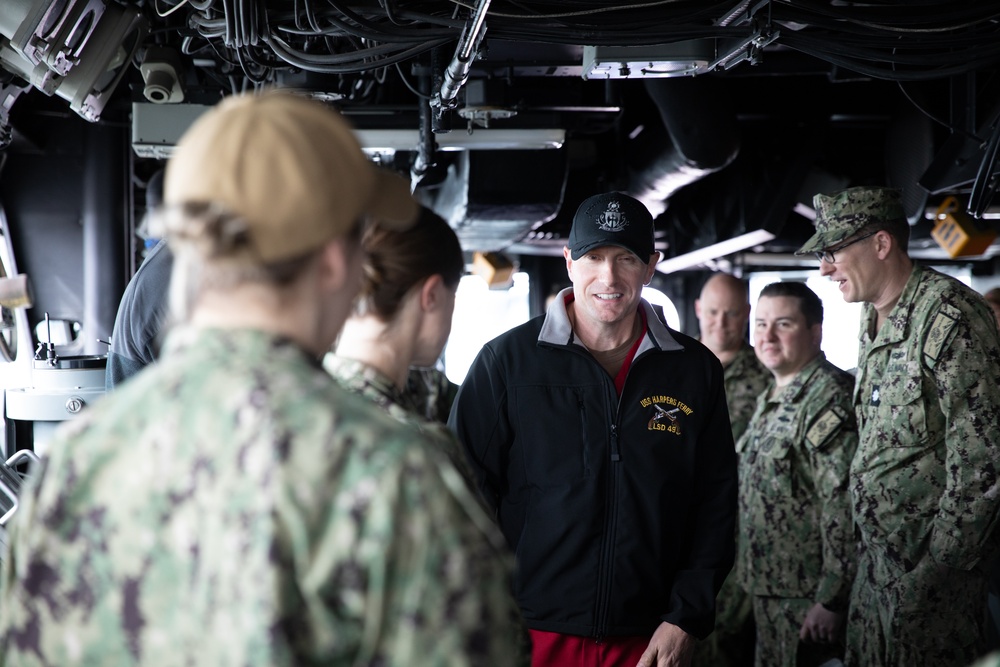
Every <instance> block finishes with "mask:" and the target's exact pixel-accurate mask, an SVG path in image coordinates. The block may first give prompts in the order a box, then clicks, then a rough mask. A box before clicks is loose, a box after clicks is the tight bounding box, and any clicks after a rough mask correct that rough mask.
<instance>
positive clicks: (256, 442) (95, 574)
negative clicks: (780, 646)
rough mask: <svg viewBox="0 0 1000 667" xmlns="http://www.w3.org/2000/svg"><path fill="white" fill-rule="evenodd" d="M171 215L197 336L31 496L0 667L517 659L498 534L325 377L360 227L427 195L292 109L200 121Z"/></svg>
mask: <svg viewBox="0 0 1000 667" xmlns="http://www.w3.org/2000/svg"><path fill="white" fill-rule="evenodd" d="M165 202H166V208H165V209H164V211H163V213H162V215H161V221H162V223H163V227H164V230H165V237H166V238H167V239H168V242H169V243H171V246H172V248H173V250H174V251H175V265H174V271H173V274H172V279H171V280H172V287H173V288H174V289H173V290H172V294H171V297H172V298H171V308H172V310H173V311H174V312H175V313H178V314H179V315H180V320H181V321H183V322H185V324H184V325H183V326H181V327H180V328H178V329H175V330H173V331H171V332H170V333H169V334H168V337H167V340H166V342H165V346H164V351H163V356H162V357H161V360H160V362H159V363H157V364H156V365H155V366H153V367H150V368H149V369H147V370H146V371H144V372H143V373H141V374H139V375H138V376H136V378H134V379H133V380H132V381H130V382H129V383H127V384H125V385H123V386H122V387H121V388H120V389H118V390H116V392H115V393H113V394H109V396H108V397H106V398H105V399H102V402H100V403H98V404H96V405H94V406H93V407H91V408H89V409H88V410H87V411H86V412H85V413H83V414H82V415H81V416H80V417H79V418H77V419H76V420H75V421H73V422H70V423H69V424H68V425H67V428H65V429H64V430H62V432H61V434H60V436H59V437H57V438H55V439H53V442H52V444H51V445H50V448H49V451H50V456H49V458H48V459H47V460H44V464H43V467H42V468H41V470H39V471H38V472H37V473H35V474H34V475H33V477H32V480H31V481H30V482H29V485H28V489H27V490H26V492H25V493H24V495H23V504H22V505H21V507H20V510H19V511H18V513H17V515H15V517H14V521H13V526H12V531H11V535H10V540H11V548H10V550H9V552H8V553H7V554H6V558H5V559H4V563H3V571H2V597H0V642H2V645H0V648H2V653H0V664H3V665H52V666H54V665H58V666H59V667H69V666H72V665H144V666H159V665H163V666H165V667H166V666H175V665H176V666H178V667H180V666H182V665H212V666H213V667H217V666H222V667H253V666H258V667H265V666H267V667H273V666H284V665H287V666H292V665H306V664H309V665H514V664H517V661H518V660H519V656H518V647H519V646H520V643H519V641H520V639H521V637H522V636H523V628H522V626H521V623H520V620H519V617H518V612H517V608H516V604H515V603H514V601H513V599H512V597H511V595H510V591H509V576H510V569H509V558H508V556H507V555H506V554H505V552H504V549H503V540H502V538H501V537H499V535H498V532H497V531H496V530H495V529H494V527H493V524H492V523H491V521H490V519H489V518H488V517H487V516H486V515H485V514H484V513H482V512H481V511H479V506H478V505H477V503H476V502H475V501H474V500H473V498H472V496H471V495H470V493H469V492H468V490H467V487H466V485H465V484H464V482H463V480H462V479H461V477H460V475H459V473H458V472H457V471H456V470H455V468H454V467H453V466H451V465H450V464H449V463H448V461H447V459H446V458H445V457H444V456H442V455H441V453H440V451H439V450H438V449H437V448H436V447H435V446H433V445H432V444H431V443H429V442H428V441H427V440H426V439H425V438H423V437H422V436H420V435H419V434H417V433H415V432H414V430H413V429H412V428H408V427H406V426H404V425H402V424H400V423H399V422H398V421H397V420H395V419H392V418H391V417H389V416H387V415H385V414H383V413H382V412H381V411H380V410H378V409H377V408H376V407H375V406H373V405H372V404H371V403H370V402H369V401H366V400H364V399H362V398H361V397H359V396H355V395H353V394H351V393H349V392H347V391H345V390H344V389H343V388H341V387H340V386H339V385H337V383H336V382H335V381H334V380H333V378H331V377H330V376H329V374H327V373H326V372H324V371H323V369H322V367H321V365H320V363H319V359H320V357H321V355H322V354H323V353H324V352H325V351H326V350H327V349H329V347H330V345H331V344H332V343H333V340H334V338H335V336H336V334H337V331H338V330H339V329H340V327H341V325H342V324H343V321H344V318H345V317H346V316H347V314H348V312H349V309H350V303H351V300H352V298H353V296H354V295H355V294H356V292H357V288H358V285H359V283H360V274H361V262H360V256H361V253H360V251H359V239H360V230H359V226H360V221H361V220H362V219H364V217H366V216H367V215H371V216H373V217H375V218H376V219H379V220H383V221H385V223H386V224H390V223H391V224H394V225H397V226H401V225H404V224H409V222H410V221H411V220H412V219H413V217H415V214H416V207H415V204H414V203H413V201H412V199H411V198H410V197H409V193H408V187H407V184H406V182H405V181H404V180H403V179H398V178H396V177H395V176H393V175H390V174H387V173H380V172H379V171H378V170H377V169H375V167H373V166H372V165H371V164H370V163H369V162H368V161H367V160H366V159H365V157H364V155H363V153H362V152H361V150H360V148H359V146H358V144H357V142H356V140H355V139H354V137H353V134H352V132H351V130H350V128H349V127H348V126H347V124H346V123H345V122H344V121H343V120H342V119H341V118H340V117H339V116H338V115H337V114H335V113H334V112H332V111H331V110H329V109H328V108H326V107H325V106H324V105H322V104H320V103H319V102H315V101H312V100H309V99H307V98H305V97H300V96H297V95H292V94H289V93H279V92H271V93H267V94H263V95H260V96H239V97H234V98H229V99H228V100H226V101H224V102H222V103H221V104H220V105H219V106H218V107H216V108H215V109H213V110H210V111H209V112H207V113H206V114H205V115H203V116H202V117H201V118H200V119H199V120H198V121H196V122H195V124H194V125H193V126H192V127H191V128H190V129H189V130H188V132H187V133H186V134H185V136H184V137H183V138H182V139H181V141H180V144H179V145H178V147H177V151H176V153H175V154H174V156H173V158H172V159H171V162H170V164H169V166H168V170H167V176H166V199H165Z"/></svg>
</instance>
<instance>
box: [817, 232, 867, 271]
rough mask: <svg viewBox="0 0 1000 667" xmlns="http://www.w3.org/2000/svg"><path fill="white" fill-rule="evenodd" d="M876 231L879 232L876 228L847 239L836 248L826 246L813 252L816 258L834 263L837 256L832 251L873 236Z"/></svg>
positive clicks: (837, 250) (838, 250)
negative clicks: (850, 239) (862, 234)
mask: <svg viewBox="0 0 1000 667" xmlns="http://www.w3.org/2000/svg"><path fill="white" fill-rule="evenodd" d="M878 233H879V230H877V229H876V230H875V231H874V232H868V233H867V234H865V235H864V236H859V237H858V238H856V239H854V240H853V241H848V242H847V243H845V244H844V245H841V246H837V247H836V248H827V249H826V250H820V251H819V252H814V253H813V254H814V255H816V259H818V260H819V261H821V262H826V263H827V264H833V263H835V262H836V261H837V258H836V257H834V256H833V253H835V252H840V251H841V250H843V249H844V248H846V247H848V246H852V245H854V244H855V243H857V242H858V241H864V240H865V239H866V238H868V237H869V236H875V235H876V234H878Z"/></svg>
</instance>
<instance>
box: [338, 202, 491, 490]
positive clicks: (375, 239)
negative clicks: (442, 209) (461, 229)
mask: <svg viewBox="0 0 1000 667" xmlns="http://www.w3.org/2000/svg"><path fill="white" fill-rule="evenodd" d="M361 245H362V248H363V249H364V255H365V258H364V271H363V275H364V277H363V279H362V282H361V291H360V293H359V295H358V298H357V300H356V302H355V312H354V313H352V314H351V316H350V317H348V318H347V322H345V324H344V330H343V331H342V332H341V334H340V337H339V338H338V340H337V348H336V352H335V353H331V354H327V355H326V357H325V358H324V360H323V365H324V366H325V367H326V369H327V370H328V371H330V372H331V373H332V374H333V376H334V377H335V378H337V379H338V380H339V381H340V382H341V384H343V385H344V386H345V387H347V388H348V389H350V390H351V391H353V392H355V393H358V394H361V395H362V396H365V397H366V398H368V399H370V400H372V401H374V402H375V403H376V404H377V405H378V406H379V407H380V408H382V409H383V410H384V411H385V412H386V413H388V414H390V415H392V416H393V417H395V418H396V419H399V420H400V421H404V422H406V423H408V424H411V425H412V426H413V427H414V428H418V429H420V430H421V431H423V432H424V433H425V434H426V435H428V436H429V437H432V438H433V440H434V441H435V442H436V443H437V444H438V445H439V446H440V447H441V449H442V450H443V451H444V452H445V453H446V454H447V455H448V456H449V458H451V459H452V462H453V463H454V464H455V466H456V467H457V468H458V469H459V470H460V471H461V472H462V473H463V474H465V475H466V476H467V479H468V480H469V481H470V483H471V482H472V471H471V469H470V468H469V466H468V463H467V461H466V459H465V452H464V451H463V449H462V447H461V445H459V443H458V439H457V438H456V437H455V434H454V433H453V432H452V431H451V430H449V429H448V427H447V426H445V424H444V421H443V420H440V421H439V420H432V419H430V418H428V417H427V416H426V415H427V413H428V408H429V401H430V400H431V397H430V392H429V391H428V389H427V388H424V389H419V390H417V391H413V390H411V389H410V387H411V386H412V385H413V384H414V383H412V382H411V380H413V379H414V377H415V376H416V377H418V378H419V377H422V376H423V375H424V374H423V373H420V372H419V371H417V370H416V369H417V368H421V367H428V366H431V365H433V364H434V363H435V362H436V361H437V359H438V358H439V357H440V356H441V351H442V350H443V349H444V345H445V343H446V342H447V340H448V336H449V334H450V333H451V320H452V315H453V313H454V310H455V293H456V291H457V290H458V283H459V282H460V281H461V279H462V274H463V273H464V272H465V260H464V258H463V257H462V246H461V245H460V243H459V240H458V236H457V235H456V234H455V232H454V230H453V229H452V228H451V227H450V226H449V225H448V223H447V222H445V220H444V219H443V218H441V217H440V216H439V215H437V214H436V213H434V212H433V211H432V210H430V209H429V208H426V207H422V208H421V212H420V218H419V219H418V220H417V223H416V224H415V225H413V227H411V228H410V229H407V230H403V231H398V230H392V229H386V228H383V227H381V226H379V225H372V226H371V227H370V228H369V229H368V231H367V232H366V233H365V236H364V238H363V239H362V241H361ZM418 373H419V375H418ZM420 384H423V383H420ZM418 386H419V385H418ZM444 418H445V419H447V415H444Z"/></svg>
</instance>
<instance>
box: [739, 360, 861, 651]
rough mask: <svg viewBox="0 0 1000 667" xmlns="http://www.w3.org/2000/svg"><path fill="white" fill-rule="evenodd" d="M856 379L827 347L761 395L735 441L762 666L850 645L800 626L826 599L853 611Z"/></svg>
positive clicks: (744, 561) (745, 581) (743, 544)
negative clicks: (806, 635) (824, 639)
mask: <svg viewBox="0 0 1000 667" xmlns="http://www.w3.org/2000/svg"><path fill="white" fill-rule="evenodd" d="M853 386H854V378H853V377H852V376H851V375H850V374H849V373H845V372H844V371H842V370H840V369H839V368H837V367H836V366H834V365H833V364H831V363H830V362H828V361H827V360H826V356H825V355H824V354H822V353H820V355H819V356H818V357H816V358H815V359H813V360H812V361H810V362H809V363H808V364H806V366H805V367H803V368H802V370H801V371H799V373H798V374H797V375H796V376H795V378H794V379H793V380H792V381H791V382H790V383H789V384H788V385H787V386H786V387H783V388H780V389H779V388H773V389H772V392H773V393H771V394H770V395H768V394H769V392H767V391H765V393H763V394H762V395H761V396H760V398H759V400H758V401H757V409H756V411H755V412H754V415H753V419H752V420H751V422H750V426H749V428H748V429H747V431H746V433H744V435H743V437H742V438H740V440H739V442H738V443H737V445H736V448H737V451H739V452H740V457H739V460H740V463H739V469H740V482H739V488H740V519H739V522H740V535H739V540H738V548H739V551H738V557H737V560H738V562H739V564H740V567H739V570H738V571H739V574H740V582H741V583H742V585H743V587H744V589H745V590H746V591H747V592H748V593H749V594H750V595H752V596H753V610H754V617H755V619H756V621H757V623H756V624H757V653H756V665H757V667H796V665H800V666H808V665H820V664H822V663H823V662H825V661H826V660H829V659H831V658H834V657H842V656H843V650H842V646H839V647H838V646H832V645H824V644H813V643H804V642H800V640H799V630H800V628H801V627H802V622H803V621H804V620H805V616H806V612H808V611H809V609H810V608H811V607H812V606H813V605H814V604H815V603H817V602H819V603H821V604H822V605H823V606H824V607H826V608H827V609H829V610H831V611H839V612H841V613H843V612H846V610H847V599H848V593H849V591H850V587H851V581H852V579H853V577H854V571H855V542H854V525H853V521H852V519H851V503H850V498H849V496H848V494H847V482H848V471H849V470H850V466H851V458H852V457H853V456H854V450H855V448H856V447H857V444H858V432H857V426H856V422H855V417H854V408H853V405H852V403H851V401H852V389H853ZM772 387H773V385H772ZM797 657H798V661H797V660H796V658H797Z"/></svg>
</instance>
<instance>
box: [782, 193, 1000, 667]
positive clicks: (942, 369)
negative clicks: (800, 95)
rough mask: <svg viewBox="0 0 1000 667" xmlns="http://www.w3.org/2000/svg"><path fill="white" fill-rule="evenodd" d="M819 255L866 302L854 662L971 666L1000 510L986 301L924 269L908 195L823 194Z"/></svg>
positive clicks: (998, 417) (998, 350)
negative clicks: (905, 201) (914, 245)
mask: <svg viewBox="0 0 1000 667" xmlns="http://www.w3.org/2000/svg"><path fill="white" fill-rule="evenodd" d="M814 208H815V209H816V223H815V224H816V233H815V234H814V235H813V236H812V237H811V238H810V239H809V240H808V241H807V242H806V244H805V245H804V246H802V248H800V249H799V251H798V253H797V254H807V253H815V255H816V256H817V258H819V260H820V273H821V274H822V275H824V276H828V277H829V278H830V279H831V280H833V281H835V282H837V283H838V285H839V287H840V291H841V293H842V294H843V295H844V300H845V301H848V302H859V301H860V302H864V303H865V304H866V305H865V307H864V311H863V314H862V320H861V332H860V350H859V354H858V370H857V383H856V385H855V389H854V405H855V409H856V411H857V418H858V433H859V442H858V449H857V453H856V455H855V457H854V460H853V462H852V465H851V475H850V491H851V497H852V502H853V504H854V520H855V522H856V524H857V525H858V527H859V529H860V536H861V551H860V560H859V563H858V576H857V578H856V580H855V583H854V587H853V590H852V591H851V599H850V610H849V614H848V621H847V664H848V665H852V666H862V665H883V666H892V665H899V666H902V665H936V666H947V665H966V664H969V663H970V662H971V661H972V660H973V659H975V657H976V656H977V655H980V654H981V653H982V652H983V649H984V633H983V630H984V625H983V624H984V621H985V619H986V617H987V616H986V589H987V574H988V571H989V564H990V560H991V559H992V558H993V557H994V556H995V555H996V546H997V545H996V539H997V537H996V536H995V533H996V532H997V531H996V527H997V526H996V524H997V513H998V507H1000V481H998V470H1000V339H998V334H997V327H996V325H995V323H994V322H993V314H992V312H991V311H990V309H989V306H987V304H986V302H985V301H984V300H983V298H982V297H981V296H980V295H978V294H977V293H976V292H974V291H973V290H971V289H969V288H968V287H966V286H965V285H963V284H962V283H960V282H959V281H957V280H954V279H953V278H950V277H948V276H945V275H942V274H941V273H938V272H937V271H934V270H932V269H928V268H924V267H921V266H917V265H915V264H914V263H913V261H912V260H911V259H910V257H909V255H908V254H907V244H908V242H909V232H910V229H909V224H908V223H907V220H906V217H905V215H904V213H903V209H902V205H901V204H900V193H899V192H898V191H896V190H892V189H890V188H883V187H856V188H850V189H848V190H844V191H841V192H836V193H833V194H830V195H817V196H816V197H815V199H814Z"/></svg>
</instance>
